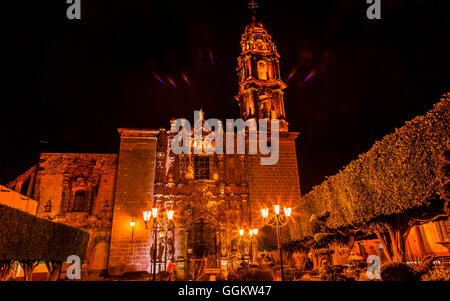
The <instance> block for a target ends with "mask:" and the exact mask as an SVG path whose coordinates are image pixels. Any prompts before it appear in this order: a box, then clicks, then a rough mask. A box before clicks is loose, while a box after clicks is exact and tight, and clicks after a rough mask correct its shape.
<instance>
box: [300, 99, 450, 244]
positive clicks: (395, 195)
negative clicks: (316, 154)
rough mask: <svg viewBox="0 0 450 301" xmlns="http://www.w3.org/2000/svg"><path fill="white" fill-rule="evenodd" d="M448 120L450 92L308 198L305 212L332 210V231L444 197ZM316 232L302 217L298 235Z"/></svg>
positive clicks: (303, 206)
mask: <svg viewBox="0 0 450 301" xmlns="http://www.w3.org/2000/svg"><path fill="white" fill-rule="evenodd" d="M449 121H450V94H448V95H447V96H446V97H444V98H443V99H442V100H441V102H439V103H437V104H436V105H435V106H434V108H433V109H432V110H431V111H429V112H428V113H426V114H425V115H423V116H419V117H416V118H414V119H413V120H411V121H408V122H406V124H405V126H403V127H401V128H400V129H397V130H396V131H395V132H394V133H392V134H390V135H387V136H386V137H384V138H383V139H382V140H381V141H378V142H376V143H375V144H374V146H373V147H372V148H371V149H370V150H369V151H368V152H367V153H365V154H362V155H360V156H359V157H358V159H356V160H354V161H353V162H351V163H350V164H349V165H347V166H346V167H344V169H343V170H341V171H340V172H339V173H338V174H337V175H335V176H332V177H330V178H328V179H327V180H326V181H325V182H323V183H322V184H321V185H319V186H316V187H314V188H313V190H312V191H311V192H310V193H308V194H306V195H305V196H303V197H302V201H301V205H300V208H299V210H300V212H301V213H302V214H301V216H306V217H307V216H310V215H313V214H317V215H322V214H325V213H327V212H329V213H330V217H329V218H328V219H327V227H329V228H330V229H340V228H355V227H359V226H362V225H367V224H370V223H371V222H373V221H376V220H377V218H380V217H385V216H393V215H396V214H402V213H404V212H406V211H407V210H410V209H414V208H420V207H424V206H429V205H430V204H431V202H432V201H434V200H439V199H440V198H442V197H443V196H441V195H440V191H441V189H440V187H441V185H442V184H441V183H440V180H439V177H438V176H437V173H438V167H439V164H440V160H439V156H440V154H441V153H442V152H443V151H444V149H445V147H446V143H447V141H448V140H449V128H450V125H449ZM311 231H312V229H311V227H310V226H308V220H307V218H301V219H299V220H298V225H297V231H295V232H296V233H293V234H294V236H296V237H297V238H300V237H303V236H305V235H311V234H312V233H311Z"/></svg>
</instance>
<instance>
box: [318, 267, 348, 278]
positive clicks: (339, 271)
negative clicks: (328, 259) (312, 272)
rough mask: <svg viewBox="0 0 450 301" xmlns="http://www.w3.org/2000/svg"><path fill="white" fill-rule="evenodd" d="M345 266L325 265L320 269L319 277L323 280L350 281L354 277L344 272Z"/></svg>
mask: <svg viewBox="0 0 450 301" xmlns="http://www.w3.org/2000/svg"><path fill="white" fill-rule="evenodd" d="M344 270H345V266H343V265H327V264H325V265H323V266H322V267H320V269H319V277H320V279H321V280H323V281H349V280H354V279H353V278H350V277H347V276H346V275H345V274H344Z"/></svg>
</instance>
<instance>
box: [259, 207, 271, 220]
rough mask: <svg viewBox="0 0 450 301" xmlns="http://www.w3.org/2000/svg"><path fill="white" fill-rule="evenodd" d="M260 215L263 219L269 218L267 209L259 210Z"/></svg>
mask: <svg viewBox="0 0 450 301" xmlns="http://www.w3.org/2000/svg"><path fill="white" fill-rule="evenodd" d="M261 214H262V217H263V218H268V217H269V209H267V208H265V209H261Z"/></svg>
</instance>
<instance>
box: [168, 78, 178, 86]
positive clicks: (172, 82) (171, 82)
mask: <svg viewBox="0 0 450 301" xmlns="http://www.w3.org/2000/svg"><path fill="white" fill-rule="evenodd" d="M167 80H168V81H169V83H170V84H171V85H172V86H174V87H175V88H177V85H176V84H175V82H174V81H173V79H172V78H171V77H170V76H169V77H167Z"/></svg>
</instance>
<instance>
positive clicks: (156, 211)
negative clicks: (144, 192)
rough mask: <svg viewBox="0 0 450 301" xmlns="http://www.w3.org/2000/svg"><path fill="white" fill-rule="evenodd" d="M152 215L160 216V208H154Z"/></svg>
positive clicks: (154, 216)
mask: <svg viewBox="0 0 450 301" xmlns="http://www.w3.org/2000/svg"><path fill="white" fill-rule="evenodd" d="M152 216H153V218H157V217H158V208H152Z"/></svg>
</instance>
